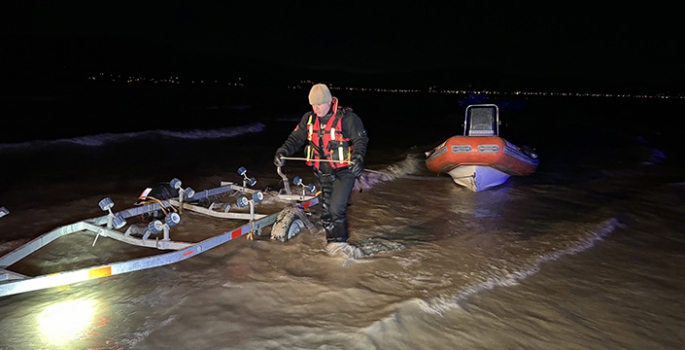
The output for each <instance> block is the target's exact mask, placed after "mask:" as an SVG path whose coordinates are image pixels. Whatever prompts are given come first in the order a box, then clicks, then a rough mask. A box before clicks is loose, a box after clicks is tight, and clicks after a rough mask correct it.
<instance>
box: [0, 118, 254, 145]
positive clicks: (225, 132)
mask: <svg viewBox="0 0 685 350" xmlns="http://www.w3.org/2000/svg"><path fill="white" fill-rule="evenodd" d="M264 128H265V125H264V124H262V123H254V124H250V125H243V126H237V127H228V128H221V129H207V130H204V129H193V130H185V131H171V130H148V131H137V132H129V133H121V134H114V133H103V134H97V135H88V136H79V137H73V138H68V139H59V140H34V141H26V142H21V143H0V152H13V151H30V150H40V149H46V148H51V147H55V146H69V145H72V146H73V145H76V146H84V147H100V146H104V145H107V144H112V143H118V142H127V141H136V140H144V139H154V138H160V137H164V138H177V139H188V140H203V139H205V140H206V139H222V138H231V137H236V136H240V135H244V134H248V133H258V132H262V131H263V130H264Z"/></svg>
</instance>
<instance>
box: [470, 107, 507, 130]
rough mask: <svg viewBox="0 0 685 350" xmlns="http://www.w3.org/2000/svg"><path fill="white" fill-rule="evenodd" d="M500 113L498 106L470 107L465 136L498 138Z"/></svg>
mask: <svg viewBox="0 0 685 350" xmlns="http://www.w3.org/2000/svg"><path fill="white" fill-rule="evenodd" d="M498 126H499V113H498V108H497V105H494V104H482V105H470V106H468V107H467V108H466V122H465V124H464V127H465V130H464V135H467V136H498V134H499V130H498V129H499V128H498Z"/></svg>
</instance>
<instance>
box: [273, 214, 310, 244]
mask: <svg viewBox="0 0 685 350" xmlns="http://www.w3.org/2000/svg"><path fill="white" fill-rule="evenodd" d="M303 217H304V213H302V209H300V208H297V207H289V208H286V209H283V211H281V212H280V213H279V214H278V216H277V217H276V221H275V222H274V224H273V226H272V227H271V239H273V240H277V241H281V242H286V241H288V240H291V239H293V238H295V237H296V236H297V235H299V234H300V233H301V232H302V231H304V230H306V229H307V226H306V225H305V223H304V222H303V221H302V220H303V219H302V218H303ZM305 220H306V219H305Z"/></svg>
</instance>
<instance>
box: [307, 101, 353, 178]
mask: <svg viewBox="0 0 685 350" xmlns="http://www.w3.org/2000/svg"><path fill="white" fill-rule="evenodd" d="M338 112H340V110H336V111H335V113H333V115H332V116H331V117H330V119H329V120H328V123H326V125H325V126H324V128H323V130H322V128H321V124H319V118H318V117H317V118H316V120H315V121H314V123H311V118H312V116H310V119H309V122H308V125H309V128H308V129H309V135H308V136H307V139H308V140H309V145H308V146H307V165H310V166H311V165H312V164H314V167H316V168H317V169H318V168H319V166H320V163H321V162H320V161H319V160H320V159H329V160H333V158H334V157H333V152H335V151H334V150H333V149H329V148H330V146H329V144H330V142H331V141H338V142H340V145H339V146H338V152H337V153H338V157H337V158H338V160H337V161H334V162H330V163H329V164H330V165H331V167H332V168H333V169H338V168H344V167H346V166H349V163H350V158H351V152H352V145H350V144H349V141H350V139H349V138H346V137H344V136H343V134H342V115H341V116H340V117H338ZM341 113H344V112H341ZM327 128H328V131H329V132H326V129H327ZM314 130H317V132H316V136H317V137H316V138H314V133H315V132H314ZM322 138H323V142H322ZM318 146H321V148H319V147H318ZM344 146H347V148H348V149H349V152H347V154H345V147H344ZM327 152H328V153H327Z"/></svg>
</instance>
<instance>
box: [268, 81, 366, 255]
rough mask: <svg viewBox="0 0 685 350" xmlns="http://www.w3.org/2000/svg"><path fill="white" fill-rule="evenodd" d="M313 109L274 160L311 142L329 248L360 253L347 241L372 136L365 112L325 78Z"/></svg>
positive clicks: (312, 98) (312, 99)
mask: <svg viewBox="0 0 685 350" xmlns="http://www.w3.org/2000/svg"><path fill="white" fill-rule="evenodd" d="M309 104H311V105H312V111H310V112H307V113H305V114H304V115H303V116H302V119H301V120H300V123H299V124H298V125H297V126H296V127H295V130H293V131H292V132H291V133H290V135H289V136H288V138H287V139H286V140H285V142H284V143H283V145H282V146H281V147H280V148H278V150H277V151H276V156H275V158H274V164H275V165H276V166H277V167H282V166H283V164H285V160H284V159H283V157H288V156H290V155H292V154H293V153H295V152H296V151H297V150H299V149H301V148H302V146H304V145H305V143H306V147H305V157H306V159H307V165H310V166H312V167H313V168H314V174H315V175H316V177H317V179H318V180H319V185H320V189H321V194H320V196H319V200H320V202H321V207H322V208H323V211H322V213H321V224H322V225H323V228H324V230H325V231H326V242H327V244H326V250H327V251H328V252H329V253H330V254H333V253H335V252H338V251H341V250H342V251H343V252H344V253H345V254H347V255H350V254H351V255H353V256H354V255H358V254H355V251H357V250H358V249H355V247H352V246H350V245H349V244H348V243H347V239H348V238H349V233H348V224H347V202H348V201H349V199H350V195H351V194H352V188H353V187H354V181H355V179H356V178H358V177H359V176H361V175H362V173H363V172H364V156H365V155H366V145H367V143H368V142H369V138H368V136H367V135H366V129H364V124H363V123H362V121H361V119H360V118H359V116H357V115H356V114H355V113H354V112H352V109H351V108H343V107H340V106H338V99H337V98H336V97H333V96H331V92H330V90H329V89H328V87H327V86H326V85H324V84H316V85H314V86H313V87H312V89H311V90H310V92H309Z"/></svg>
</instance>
